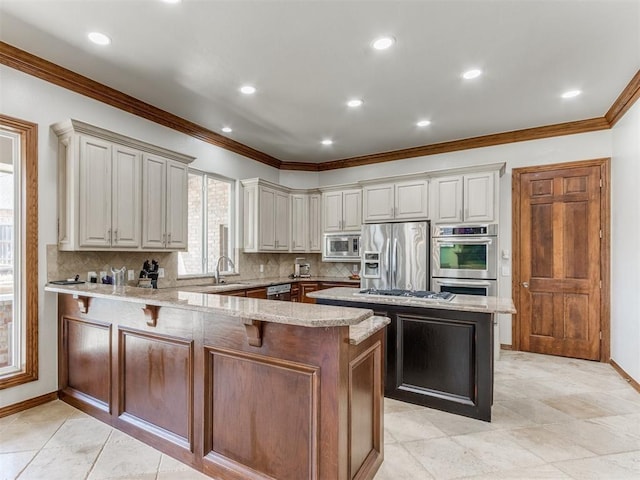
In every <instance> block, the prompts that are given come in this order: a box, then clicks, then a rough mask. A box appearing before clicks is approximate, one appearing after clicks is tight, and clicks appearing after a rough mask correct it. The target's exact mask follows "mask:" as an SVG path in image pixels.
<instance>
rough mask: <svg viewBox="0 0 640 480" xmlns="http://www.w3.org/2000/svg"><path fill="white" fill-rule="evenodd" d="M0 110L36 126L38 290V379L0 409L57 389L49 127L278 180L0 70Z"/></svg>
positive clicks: (13, 392) (1, 395) (11, 392)
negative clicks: (83, 130) (118, 137)
mask: <svg viewBox="0 0 640 480" xmlns="http://www.w3.org/2000/svg"><path fill="white" fill-rule="evenodd" d="M0 112H2V113H3V114H4V115H8V116H12V117H16V118H20V119H22V120H26V121H29V122H33V123H37V124H38V210H39V211H38V215H39V216H38V279H39V280H38V290H39V292H40V294H39V298H38V302H39V324H38V325H39V326H38V328H39V352H40V358H39V369H40V371H39V379H38V381H35V382H30V383H27V384H24V385H20V386H18V387H14V388H9V389H6V390H0V407H4V406H7V405H12V404H14V403H17V402H20V401H23V400H26V399H29V398H33V397H37V396H40V395H44V394H47V393H50V392H53V391H55V390H57V389H58V386H57V368H58V367H57V340H56V339H57V325H56V303H55V301H56V297H55V295H54V294H50V293H47V294H45V293H44V290H43V286H44V283H45V281H46V278H47V265H46V245H47V244H55V243H56V242H57V238H56V218H57V212H56V188H57V187H56V174H57V173H56V163H57V159H56V152H57V137H56V135H55V134H54V133H53V132H52V131H51V129H50V128H49V127H50V125H51V124H53V123H56V122H59V121H61V120H65V119H68V118H75V119H77V120H81V121H83V122H87V123H90V124H93V125H97V126H99V127H102V128H106V129H108V130H112V131H114V132H117V133H121V134H124V135H128V136H130V137H134V138H137V139H139V140H143V141H146V142H149V143H153V144H156V145H160V146H162V147H165V148H168V149H171V150H175V151H178V152H181V153H185V154H188V155H192V156H194V157H196V158H197V160H195V161H194V162H193V163H192V164H191V165H192V166H193V167H194V168H198V169H201V170H206V171H211V172H216V173H218V174H221V175H224V176H227V177H230V178H236V179H240V178H251V177H257V176H259V177H261V178H264V179H267V180H270V181H273V182H277V181H278V180H279V171H278V170H277V169H275V168H272V167H269V166H267V165H264V164H262V163H259V162H256V161H253V160H249V159H247V158H245V157H243V156H240V155H236V154H234V153H232V152H229V151H227V150H223V149H221V148H218V147H215V146H213V145H209V144H207V143H204V142H202V141H200V140H196V139H194V138H192V137H189V136H187V135H183V134H181V133H178V132H175V131H173V130H171V129H168V128H165V127H162V126H160V125H157V124H155V123H152V122H149V121H147V120H144V119H142V118H139V117H136V116H134V115H131V114H129V113H126V112H124V111H121V110H118V109H115V108H112V107H109V106H108V105H105V104H103V103H100V102H97V101H95V100H91V99H89V98H86V97H83V96H81V95H78V94H75V93H73V92H71V91H69V90H65V89H63V88H60V87H57V86H55V85H52V84H50V83H47V82H44V81H42V80H39V79H37V78H35V77H31V76H29V75H26V74H23V73H21V72H18V71H17V70H13V69H11V68H8V67H5V66H0Z"/></svg>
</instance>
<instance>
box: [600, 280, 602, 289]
mask: <svg viewBox="0 0 640 480" xmlns="http://www.w3.org/2000/svg"><path fill="white" fill-rule="evenodd" d="M600 290H602V280H600Z"/></svg>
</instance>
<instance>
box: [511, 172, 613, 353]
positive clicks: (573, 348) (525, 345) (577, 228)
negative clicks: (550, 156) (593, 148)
mask: <svg viewBox="0 0 640 480" xmlns="http://www.w3.org/2000/svg"><path fill="white" fill-rule="evenodd" d="M520 180H521V183H520V199H519V200H520V212H519V223H520V232H519V235H520V245H519V248H520V266H519V267H520V281H521V282H522V283H521V286H520V291H519V298H520V304H519V306H518V307H519V308H518V311H519V321H520V338H519V341H520V347H521V349H522V350H525V351H531V352H538V353H548V354H554V355H563V356H568V357H577V358H586V359H592V360H596V359H599V358H600V302H601V293H600V279H601V268H600V230H601V218H600V208H601V207H600V202H601V192H600V166H579V167H575V168H571V167H567V168H559V169H556V170H549V169H545V170H543V171H540V172H532V173H524V174H522V176H521V177H520Z"/></svg>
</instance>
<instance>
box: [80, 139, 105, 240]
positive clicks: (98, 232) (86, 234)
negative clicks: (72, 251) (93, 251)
mask: <svg viewBox="0 0 640 480" xmlns="http://www.w3.org/2000/svg"><path fill="white" fill-rule="evenodd" d="M111 150H112V149H111V144H110V143H109V142H105V141H102V140H98V139H95V138H91V137H84V136H82V137H80V206H79V214H80V218H79V232H78V235H79V238H78V242H79V244H80V247H110V246H111V237H112V229H111Z"/></svg>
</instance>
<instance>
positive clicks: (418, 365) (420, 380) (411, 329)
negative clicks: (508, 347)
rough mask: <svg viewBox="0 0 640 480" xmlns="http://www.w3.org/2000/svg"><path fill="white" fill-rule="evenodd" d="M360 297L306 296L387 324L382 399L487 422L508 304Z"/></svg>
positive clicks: (346, 293)
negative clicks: (500, 323) (501, 318)
mask: <svg viewBox="0 0 640 480" xmlns="http://www.w3.org/2000/svg"><path fill="white" fill-rule="evenodd" d="M358 292H359V289H357V288H332V289H328V290H322V291H318V292H313V293H309V294H308V295H309V296H310V297H313V298H315V299H316V303H318V304H324V305H334V306H351V307H360V308H368V309H371V310H373V311H374V312H375V313H376V315H382V316H385V317H388V318H389V319H391V324H390V325H389V327H388V328H387V329H386V343H385V345H386V352H385V358H386V369H385V370H386V371H385V387H384V393H385V396H387V397H389V398H395V399H397V400H402V401H405V402H410V403H415V404H418V405H424V406H427V407H432V408H437V409H439V410H444V411H446V412H450V413H456V414H459V415H465V416H468V417H472V418H477V419H479V420H485V421H487V422H490V421H491V405H492V404H493V342H494V328H493V326H494V317H495V314H496V313H515V308H514V306H513V302H512V301H511V299H500V298H496V297H478V296H471V295H456V297H455V298H453V300H449V301H439V300H427V299H419V298H390V297H379V296H378V297H376V296H363V295H359V294H358Z"/></svg>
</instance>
